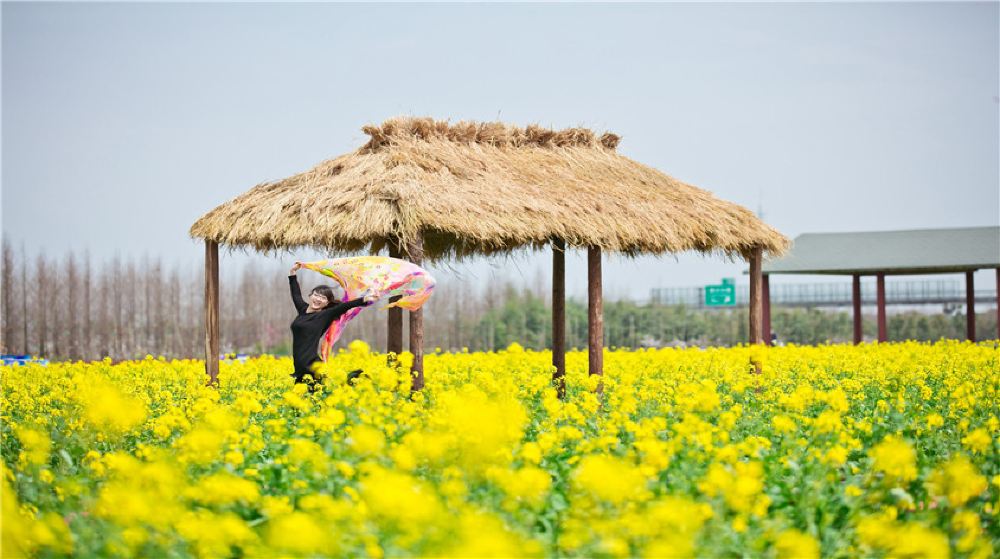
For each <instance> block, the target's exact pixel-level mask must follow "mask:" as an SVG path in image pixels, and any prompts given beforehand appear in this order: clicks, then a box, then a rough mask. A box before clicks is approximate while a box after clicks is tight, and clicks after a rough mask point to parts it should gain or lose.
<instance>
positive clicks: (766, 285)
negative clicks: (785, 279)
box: [761, 274, 771, 345]
mask: <svg viewBox="0 0 1000 559" xmlns="http://www.w3.org/2000/svg"><path fill="white" fill-rule="evenodd" d="M761 292H762V294H763V298H762V299H761V306H762V307H763V308H764V345H771V275H770V274H764V275H763V287H762V288H761Z"/></svg>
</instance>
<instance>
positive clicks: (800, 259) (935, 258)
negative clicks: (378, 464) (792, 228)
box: [762, 227, 1000, 274]
mask: <svg viewBox="0 0 1000 559" xmlns="http://www.w3.org/2000/svg"><path fill="white" fill-rule="evenodd" d="M981 268H1000V227H963V228H957V229H915V230H910V231H872V232H867V233H864V232H858V233H804V234H802V235H799V236H798V237H796V238H795V240H794V241H793V244H792V248H791V250H790V251H788V253H787V254H785V256H784V257H782V258H778V259H775V260H773V261H764V264H763V267H762V269H763V272H764V273H765V274H874V273H876V272H884V273H886V274H934V273H943V272H963V271H967V270H977V269H981Z"/></svg>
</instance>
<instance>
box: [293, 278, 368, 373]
mask: <svg viewBox="0 0 1000 559" xmlns="http://www.w3.org/2000/svg"><path fill="white" fill-rule="evenodd" d="M301 267H302V265H301V264H299V263H296V264H295V266H293V267H292V271H291V273H289V275H288V285H289V287H291V290H292V302H293V303H295V310H296V311H298V313H299V314H298V316H296V317H295V320H293V321H292V362H293V363H294V364H295V372H293V373H292V375H291V376H292V377H294V378H295V382H296V383H301V382H307V381H306V380H305V376H306V375H310V376H311V377H313V379H314V381H315V382H317V383H322V382H323V381H322V379H320V378H317V375H316V373H315V372H314V371H313V370H312V366H313V365H314V364H315V363H316V362H318V361H320V357H319V342H320V340H321V339H322V338H323V334H325V333H326V330H327V328H329V327H330V324H332V323H333V321H334V320H336V319H337V318H339V317H340V316H341V315H343V314H344V313H345V312H347V311H349V310H350V309H353V308H355V307H361V306H367V305H371V304H372V303H374V302H375V300H374V296H372V295H369V294H365V296H364V297H361V298H358V299H355V300H353V301H348V302H346V303H338V302H336V299H335V297H334V294H333V289H331V288H330V287H329V286H327V285H318V286H316V287H314V288H313V290H312V291H311V292H310V293H309V303H306V302H305V301H303V300H302V290H301V289H299V281H298V278H297V277H296V276H295V273H296V272H297V271H298V269H299V268H301ZM309 390H310V391H314V390H315V385H314V384H313V383H310V384H309Z"/></svg>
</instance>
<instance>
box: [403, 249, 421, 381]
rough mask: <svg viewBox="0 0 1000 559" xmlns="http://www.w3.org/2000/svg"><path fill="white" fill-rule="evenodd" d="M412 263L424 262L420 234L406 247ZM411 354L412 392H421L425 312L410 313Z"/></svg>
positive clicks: (418, 310)
mask: <svg viewBox="0 0 1000 559" xmlns="http://www.w3.org/2000/svg"><path fill="white" fill-rule="evenodd" d="M406 253H407V255H408V256H409V259H410V262H413V263H414V264H416V265H417V266H420V265H421V264H423V261H424V239H423V236H421V234H420V233H418V234H417V236H416V237H415V238H414V239H413V240H412V241H410V242H409V243H408V244H407V246H406ZM410 353H412V354H413V368H412V369H411V373H410V374H411V376H412V379H413V380H412V384H411V385H410V390H421V389H422V388H423V387H424V311H423V309H417V310H415V311H410Z"/></svg>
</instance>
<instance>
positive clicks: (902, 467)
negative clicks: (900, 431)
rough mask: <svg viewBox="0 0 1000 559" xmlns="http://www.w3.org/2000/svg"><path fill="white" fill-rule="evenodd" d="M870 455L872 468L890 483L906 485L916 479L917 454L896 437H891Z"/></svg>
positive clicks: (884, 440) (877, 446) (883, 441)
mask: <svg viewBox="0 0 1000 559" xmlns="http://www.w3.org/2000/svg"><path fill="white" fill-rule="evenodd" d="M869 455H870V456H871V457H872V461H873V465H872V467H873V468H874V469H875V471H877V472H881V473H883V474H884V475H885V477H886V480H888V481H889V482H890V483H906V482H909V481H912V480H914V479H916V477H917V465H916V453H915V452H914V451H913V447H912V446H910V444H909V443H908V442H906V441H904V440H902V439H900V438H898V437H896V436H894V435H889V436H887V437H886V438H885V439H883V440H882V442H880V443H879V444H878V445H876V446H875V447H874V448H873V449H872V450H871V452H870V453H869Z"/></svg>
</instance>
